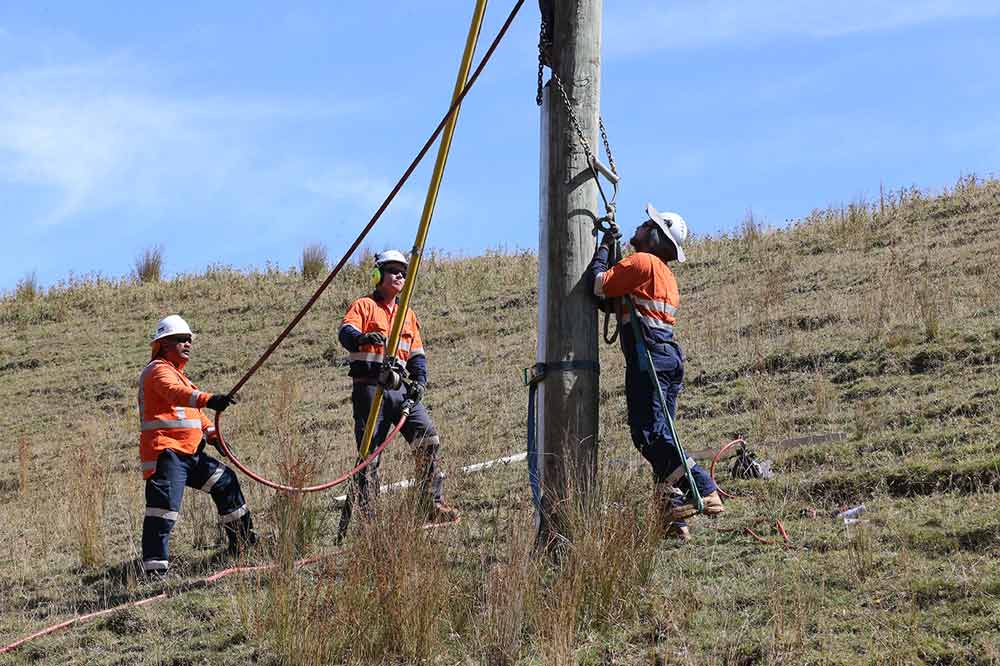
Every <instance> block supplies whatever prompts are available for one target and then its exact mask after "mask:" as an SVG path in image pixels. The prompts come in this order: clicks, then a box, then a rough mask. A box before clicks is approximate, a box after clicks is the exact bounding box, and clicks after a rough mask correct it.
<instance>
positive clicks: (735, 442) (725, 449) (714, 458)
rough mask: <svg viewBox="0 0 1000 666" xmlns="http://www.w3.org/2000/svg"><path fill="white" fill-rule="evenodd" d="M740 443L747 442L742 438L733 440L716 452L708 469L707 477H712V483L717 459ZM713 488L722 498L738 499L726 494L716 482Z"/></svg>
mask: <svg viewBox="0 0 1000 666" xmlns="http://www.w3.org/2000/svg"><path fill="white" fill-rule="evenodd" d="M740 442H743V444H746V443H747V441H746V440H745V439H743V438H742V437H740V438H738V439H734V440H733V441H731V442H729V443H728V444H726V445H725V446H723V447H722V448H721V449H719V450H718V451H716V453H715V456H713V457H712V464H711V465H709V467H708V474H709V476H711V477H712V481H715V463H717V462H719V458H720V457H722V454H723V453H725V452H726V451H728V450H729V449H731V448H732V447H733V446H735V445H737V444H739V443H740ZM715 486H716V488H717V489H718V491H719V494H720V495H722V496H723V497H728V498H729V499H736V498H737V497H738V495H731V494H729V493H727V492H726V491H725V490H723V489H722V486H720V485H719V482H718V481H715Z"/></svg>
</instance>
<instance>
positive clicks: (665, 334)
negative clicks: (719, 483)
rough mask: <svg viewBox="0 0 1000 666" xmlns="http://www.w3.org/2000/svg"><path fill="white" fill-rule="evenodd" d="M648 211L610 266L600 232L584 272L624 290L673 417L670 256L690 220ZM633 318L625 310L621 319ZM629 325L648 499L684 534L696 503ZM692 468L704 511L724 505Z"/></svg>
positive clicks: (628, 367) (633, 417) (677, 253)
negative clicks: (629, 250) (650, 486)
mask: <svg viewBox="0 0 1000 666" xmlns="http://www.w3.org/2000/svg"><path fill="white" fill-rule="evenodd" d="M646 214H647V216H648V218H649V219H647V220H646V221H645V222H644V223H643V224H641V225H640V226H639V227H638V228H636V230H635V234H634V235H633V236H632V239H631V240H630V241H629V244H630V245H632V247H633V248H635V253H634V254H632V255H630V256H628V257H626V258H624V259H622V260H621V261H620V262H618V263H617V264H615V265H614V266H611V267H610V268H609V267H608V253H609V251H610V249H611V247H612V246H613V245H614V244H615V242H616V237H615V236H614V235H613V234H611V233H605V234H604V237H603V238H602V239H601V244H600V245H599V246H598V248H597V251H596V252H595V253H594V258H593V260H592V261H591V263H590V267H589V269H588V274H589V276H590V278H591V279H592V280H593V283H594V294H595V295H596V296H597V297H598V298H615V297H622V296H628V297H630V298H631V300H632V304H633V306H634V308H635V313H636V315H637V316H638V319H639V329H640V330H641V332H642V336H643V342H644V343H645V346H646V348H647V349H648V350H649V353H650V355H651V357H652V359H653V366H654V368H655V370H656V376H657V379H658V380H659V383H660V386H661V388H662V389H663V396H664V399H665V401H666V403H667V409H668V411H669V412H670V417H671V418H673V417H674V415H675V413H676V412H675V410H676V404H677V395H678V393H680V391H681V388H682V382H683V379H684V355H683V353H682V351H681V348H680V345H678V344H677V342H676V341H675V340H674V325H675V324H676V323H677V319H676V315H677V308H678V307H679V306H680V292H679V290H678V288H677V280H676V279H675V278H674V274H673V272H672V271H671V270H670V268H669V267H668V266H667V262H670V261H675V260H676V261H678V262H683V261H684V259H685V257H684V250H683V248H682V247H681V244H682V243H683V242H684V240H685V239H686V238H687V233H688V229H687V223H685V222H684V218H682V217H681V216H680V215H678V214H677V213H660V212H659V211H657V210H656V209H655V208H653V206H652V204H647V205H646ZM626 323H630V315H629V313H628V311H626V313H625V315H624V318H623V320H622V324H626ZM636 342H637V341H636V339H635V334H634V332H633V328H632V326H631V325H628V326H624V325H623V326H622V328H621V348H622V352H623V353H624V354H625V401H626V404H627V407H628V423H629V428H630V430H631V434H632V442H633V444H634V445H635V447H636V448H637V449H638V450H639V452H640V453H641V454H642V456H643V457H644V458H645V459H646V460H647V461H649V464H650V465H651V466H652V468H653V483H654V492H653V501H654V503H655V507H656V510H657V514H658V516H659V519H660V527H661V528H662V529H664V530H665V531H666V533H667V534H668V535H672V536H676V537H679V538H681V539H687V538H688V534H689V531H688V527H687V524H686V523H685V522H684V521H685V520H687V519H688V518H691V517H692V516H694V515H695V514H696V513H698V510H697V508H696V504H695V502H694V500H693V498H692V497H691V496H690V495H691V494H690V488H689V483H688V480H687V477H686V475H685V472H684V464H683V461H682V459H681V457H680V454H679V453H678V447H677V446H676V444H675V442H674V438H673V436H672V434H671V430H670V425H669V423H668V421H667V419H666V417H665V415H664V413H663V409H662V406H661V405H660V403H659V400H658V399H657V395H656V386H655V385H654V384H653V382H652V379H651V377H650V373H649V372H648V371H647V370H646V369H645V362H646V361H645V358H641V357H640V356H639V349H638V348H637V345H636ZM688 463H689V465H690V466H691V472H692V476H693V477H694V480H695V483H696V484H697V486H698V492H699V493H700V495H701V497H702V498H703V503H704V512H705V514H706V515H709V516H717V515H719V514H721V513H722V512H723V511H724V510H725V509H724V507H723V505H722V500H721V499H720V497H719V493H718V489H717V487H716V485H715V482H714V481H713V480H712V478H711V476H709V474H708V473H707V472H706V471H705V470H704V469H703V468H702V467H700V466H699V465H697V464H695V463H694V461H692V460H690V459H689V460H688Z"/></svg>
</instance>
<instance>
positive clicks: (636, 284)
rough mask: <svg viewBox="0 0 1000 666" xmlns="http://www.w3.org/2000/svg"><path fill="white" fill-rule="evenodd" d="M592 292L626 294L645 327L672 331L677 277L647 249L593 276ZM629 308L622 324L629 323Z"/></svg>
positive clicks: (677, 297) (654, 331)
mask: <svg viewBox="0 0 1000 666" xmlns="http://www.w3.org/2000/svg"><path fill="white" fill-rule="evenodd" d="M594 294H595V295H596V296H598V297H600V298H605V297H611V298H614V297H617V296H625V295H629V296H631V297H632V302H633V304H634V305H635V311H636V314H637V315H638V316H639V319H640V320H641V321H642V323H643V324H645V326H646V330H647V331H649V332H650V334H652V335H653V336H654V339H655V337H656V334H657V333H666V334H672V333H673V330H674V325H675V324H676V323H677V308H679V307H680V304H681V296H680V291H679V290H678V289H677V278H675V277H674V274H673V271H671V270H670V267H669V266H667V264H666V263H664V262H663V261H661V260H660V259H659V258H657V257H656V256H655V255H652V254H649V253H647V252H636V253H635V254H632V255H630V256H628V257H625V258H624V259H622V260H621V261H619V262H618V263H617V264H615V265H614V266H612V267H611V268H609V269H608V270H606V271H605V272H603V273H599V274H598V275H597V277H596V279H595V280H594ZM629 320H630V315H629V313H628V311H626V312H625V316H624V318H623V319H622V324H626V323H628V322H629Z"/></svg>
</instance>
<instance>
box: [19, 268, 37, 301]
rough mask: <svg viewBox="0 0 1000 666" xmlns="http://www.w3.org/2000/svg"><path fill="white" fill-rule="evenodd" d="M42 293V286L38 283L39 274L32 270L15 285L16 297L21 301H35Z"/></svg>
mask: <svg viewBox="0 0 1000 666" xmlns="http://www.w3.org/2000/svg"><path fill="white" fill-rule="evenodd" d="M41 294H42V288H41V287H40V286H39V285H38V276H37V275H36V274H35V273H34V271H32V272H31V273H28V274H27V275H25V276H24V277H23V278H21V279H20V280H18V282H17V286H16V287H14V298H15V300H19V301H33V300H35V299H36V298H38V297H39V296H40V295H41Z"/></svg>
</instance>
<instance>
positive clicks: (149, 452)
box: [139, 358, 215, 479]
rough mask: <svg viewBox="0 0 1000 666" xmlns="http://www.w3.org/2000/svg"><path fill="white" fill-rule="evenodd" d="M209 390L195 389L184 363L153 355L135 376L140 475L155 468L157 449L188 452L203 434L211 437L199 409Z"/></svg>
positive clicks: (146, 475) (212, 428)
mask: <svg viewBox="0 0 1000 666" xmlns="http://www.w3.org/2000/svg"><path fill="white" fill-rule="evenodd" d="M211 397H212V394H211V393H206V392H204V391H199V390H198V387H197V386H195V385H194V384H192V383H191V380H190V379H188V378H187V376H186V375H185V374H184V366H183V365H182V366H181V367H177V366H175V365H174V364H173V363H170V362H169V361H167V360H165V359H162V358H156V359H153V360H152V361H150V362H149V365H147V366H146V367H145V368H144V369H143V371H142V374H141V375H139V433H140V434H139V459H140V460H141V461H142V478H144V479H148V478H149V477H151V476H152V475H153V473H154V472H155V471H156V459H157V458H158V457H159V456H160V452H161V451H164V450H166V449H173V450H175V451H178V452H179V453H185V454H188V455H191V454H193V453H195V452H196V451H197V450H198V445H199V444H200V443H201V438H202V436H203V435H206V436H208V437H209V438H211V437H212V436H213V435H214V434H215V426H214V425H212V422H211V421H210V420H209V419H208V417H206V416H205V415H204V414H203V413H202V411H201V408H202V407H204V406H205V405H206V404H207V403H208V399H209V398H211Z"/></svg>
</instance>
